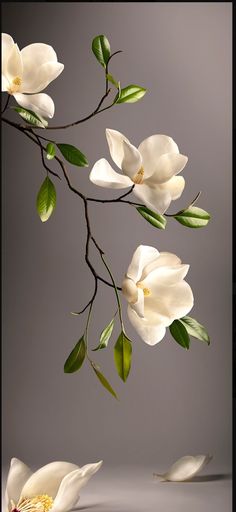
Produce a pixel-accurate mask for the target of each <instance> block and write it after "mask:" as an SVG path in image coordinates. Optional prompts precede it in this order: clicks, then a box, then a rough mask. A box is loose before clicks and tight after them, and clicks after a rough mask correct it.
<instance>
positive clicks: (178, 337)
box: [169, 320, 190, 350]
mask: <svg viewBox="0 0 236 512" xmlns="http://www.w3.org/2000/svg"><path fill="white" fill-rule="evenodd" d="M169 329H170V333H171V335H172V336H173V338H174V339H175V341H177V343H179V345H181V347H183V348H186V349H187V350H188V349H189V344H190V339H189V335H188V333H187V330H186V329H185V326H184V325H183V324H182V322H180V321H179V320H174V322H172V324H171V325H170V326H169Z"/></svg>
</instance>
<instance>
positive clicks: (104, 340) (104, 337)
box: [93, 318, 115, 352]
mask: <svg viewBox="0 0 236 512" xmlns="http://www.w3.org/2000/svg"><path fill="white" fill-rule="evenodd" d="M114 322H115V319H114V318H112V320H111V322H110V323H109V324H108V325H107V326H106V327H105V329H103V331H102V333H101V336H100V343H99V345H98V346H97V347H96V348H94V349H93V352H95V351H96V350H101V349H102V348H106V347H107V345H108V341H109V339H110V337H111V334H112V331H113V327H114Z"/></svg>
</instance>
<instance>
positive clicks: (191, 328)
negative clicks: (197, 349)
mask: <svg viewBox="0 0 236 512" xmlns="http://www.w3.org/2000/svg"><path fill="white" fill-rule="evenodd" d="M180 322H182V323H183V324H184V326H185V329H186V331H188V333H189V335H190V336H193V337H194V338H197V339H198V340H201V341H205V342H206V343H207V344H208V345H210V338H209V335H208V332H207V330H206V329H205V327H204V326H203V325H201V324H200V323H199V322H198V321H197V320H195V318H191V316H183V317H182V318H180Z"/></svg>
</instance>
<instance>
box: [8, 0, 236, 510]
mask: <svg viewBox="0 0 236 512" xmlns="http://www.w3.org/2000/svg"><path fill="white" fill-rule="evenodd" d="M231 11H232V8H231V4H230V3H225V2H222V3H216V2H212V3H198V2H197V3H181V2H179V3H178V2H177V3H142V2H141V3H114V4H112V3H69V2H68V3H65V2H64V3H50V2H47V3H46V2H45V3H43V2H42V3H33V2H32V3H9V4H7V3H4V4H3V10H2V15H3V21H2V31H3V32H7V33H9V34H11V35H12V36H13V37H14V40H15V41H16V42H17V43H18V45H19V47H20V48H22V47H24V46H25V45H27V44H29V43H33V42H45V43H48V44H51V45H52V46H53V47H54V48H55V50H56V52H57V55H58V60H59V61H60V62H63V63H64V64H65V70H64V72H63V73H62V74H61V76H60V77H59V78H58V79H57V80H56V81H54V82H53V83H52V84H51V85H50V86H49V87H48V88H47V90H46V91H45V92H48V93H49V94H51V95H52V97H53V99H54V101H55V105H56V113H55V117H54V119H53V120H52V121H51V124H55V125H56V124H65V123H67V122H71V121H72V120H76V119H78V118H80V117H83V116H85V115H86V114H88V113H89V112H90V111H91V110H92V109H93V108H94V107H95V106H96V104H97V102H98V100H99V98H100V97H101V96H102V95H103V91H104V82H103V70H102V68H101V67H100V66H99V64H98V63H97V61H96V60H95V58H94V56H93V54H92V52H91V50H90V46H91V41H92V39H93V37H94V36H95V35H97V34H101V33H104V34H106V35H107V37H108V39H109V40H110V43H111V47H112V51H116V50H118V49H122V50H123V54H121V55H119V56H116V57H115V58H114V60H113V61H112V63H111V67H110V70H111V72H112V73H113V75H114V76H115V77H116V78H117V79H120V80H121V83H122V85H123V86H125V85H127V84H129V83H137V84H140V85H142V86H144V87H147V89H148V93H147V94H146V96H145V97H144V98H143V99H142V100H141V101H140V102H138V103H136V104H132V105H120V106H116V107H114V108H113V109H111V110H108V111H107V112H104V113H103V114H100V115H99V116H97V117H96V118H94V119H92V120H90V121H88V122H87V123H85V124H83V125H80V126H79V127H76V128H71V129H69V130H64V131H57V132H50V135H51V136H52V135H54V134H55V139H56V140H57V141H58V142H68V143H71V144H74V145H76V146H77V147H79V148H80V149H81V150H82V151H83V152H84V153H85V154H86V155H87V156H88V159H89V162H90V164H91V165H90V167H89V169H80V168H76V167H72V166H70V165H69V164H68V169H69V173H70V177H71V181H72V182H73V184H74V186H76V187H78V188H80V189H81V190H82V191H83V192H85V193H87V194H89V195H90V196H91V195H93V196H94V197H100V198H110V197H112V196H113V197H117V196H118V195H119V192H118V193H116V192H114V193H113V192H112V191H109V190H108V189H100V188H97V187H95V186H94V185H92V184H91V183H90V182H89V180H88V172H89V170H90V168H91V166H92V165H93V163H94V162H95V161H96V160H98V159H99V158H101V157H106V158H108V160H110V157H109V154H108V148H107V143H106V139H105V128H106V127H108V128H113V129H117V130H120V131H121V132H123V133H124V134H125V135H126V136H127V137H128V138H129V139H130V140H131V141H132V142H133V144H135V145H138V144H139V143H140V142H141V141H142V140H143V139H144V138H146V137H148V136H149V135H151V134H154V133H164V134H167V135H170V136H171V137H173V138H174V140H175V141H176V142H177V144H178V146H179V148H180V151H181V152H182V153H183V154H186V155H188V157H189V161H188V164H187V166H186V168H185V169H184V171H183V176H184V177H185V179H186V188H185V190H184V193H183V194H182V197H181V198H180V199H179V200H178V201H176V202H173V203H172V204H171V207H170V209H169V212H175V211H177V210H178V209H180V208H182V207H184V206H187V205H188V204H189V203H190V201H191V200H192V199H193V198H194V197H195V195H196V194H197V192H198V191H199V190H202V196H201V198H200V199H199V201H198V205H199V206H200V207H202V208H205V209H206V210H208V211H210V213H211V215H212V220H211V222H210V223H209V225H208V226H207V227H206V228H205V229H201V230H190V229H187V228H184V227H183V226H181V225H180V224H178V223H177V222H176V221H174V220H171V219H170V220H169V221H168V225H167V229H166V231H159V230H155V229H154V228H152V227H151V226H150V225H149V224H148V223H145V221H144V220H143V219H142V218H141V217H140V216H138V214H137V213H136V211H135V209H133V208H132V207H130V206H126V205H123V206H122V205H119V204H117V205H101V204H100V205H99V204H98V205H96V204H92V205H91V206H90V216H91V226H92V230H93V233H94V234H95V236H96V238H97V240H98V242H99V243H100V245H101V246H102V247H103V249H104V250H105V252H106V256H107V259H108V260H109V261H110V263H111V265H112V268H113V272H114V274H115V277H116V280H117V282H118V283H120V282H121V280H122V277H123V274H124V273H125V271H126V269H127V265H128V264H129V262H130V259H131V257H132V254H133V252H134V250H135V249H136V247H137V246H138V245H139V244H140V243H143V244H149V245H152V246H155V247H157V248H158V249H159V250H160V251H170V252H174V253H176V254H177V255H178V256H180V257H181V258H182V260H183V262H184V263H189V264H190V271H189V274H188V276H187V281H188V282H189V284H190V285H191V286H192V289H193V293H194V297H195V305H194V308H193V310H192V311H191V313H190V314H191V315H192V316H194V317H195V318H197V319H198V320H199V321H200V322H201V323H203V324H204V325H205V326H206V327H207V328H208V331H209V333H210V336H211V345H210V347H207V345H205V344H203V343H201V342H198V341H194V340H193V341H192V344H191V349H190V350H189V351H184V350H183V349H182V348H181V347H179V346H178V345H177V344H176V343H175V342H174V341H173V340H172V339H171V338H170V336H169V335H168V334H167V335H166V337H165V339H164V340H163V341H162V342H161V343H160V344H157V345H156V346H155V347H149V346H148V345H146V344H145V343H143V342H142V341H141V340H140V339H139V338H138V336H137V335H136V333H135V331H134V330H133V329H132V326H131V325H130V324H129V323H128V321H126V325H127V331H128V334H129V335H130V337H131V338H132V339H133V340H134V346H133V366H132V371H131V373H130V376H129V379H128V381H127V383H126V384H123V383H122V382H121V381H120V380H119V378H118V376H117V375H116V372H115V368H114V364H113V354H112V343H111V346H110V349H108V350H107V351H105V352H102V353H101V354H98V353H96V358H95V357H94V359H95V360H96V361H97V362H98V363H100V364H101V368H102V370H103V371H104V373H105V375H106V376H107V378H109V380H110V381H111V383H112V385H113V386H114V388H115V389H116V391H117V392H118V394H119V397H120V401H119V402H117V401H116V400H114V399H113V398H112V397H111V396H110V395H109V394H108V393H107V392H106V391H105V390H103V388H102V387H101V386H100V384H99V382H98V381H97V380H96V378H95V376H94V375H93V374H92V373H91V369H90V368H89V366H88V365H87V364H85V365H84V367H83V368H82V369H81V371H80V372H79V373H78V374H73V375H65V374H64V373H63V364H64V361H65V359H66V357H67V356H68V354H69V352H70V350H71V349H72V347H73V346H74V344H75V342H76V341H77V340H78V339H79V337H80V336H81V334H82V332H83V329H84V323H85V318H86V317H85V316H84V317H73V316H72V315H70V311H73V310H78V309H80V308H82V307H83V305H85V304H86V302H87V301H88V300H89V298H90V296H91V293H92V289H93V279H92V277H91V274H90V272H89V270H88V268H87V267H86V265H85V263H84V246H85V235H86V233H85V223H84V218H83V208H82V204H81V202H80V200H79V199H78V198H77V197H76V196H75V195H73V193H72V192H70V191H69V190H68V189H67V187H66V184H65V183H64V181H63V180H62V181H61V182H59V181H58V180H56V179H55V180H54V183H55V185H56V187H57V195H58V202H57V208H56V211H55V213H54V215H53V216H52V218H51V219H50V220H49V221H48V222H47V223H44V224H42V223H41V221H40V220H39V218H38V216H37V213H36V208H35V199H36V195H37V192H38V189H39V187H40V185H41V182H42V180H43V179H44V169H43V168H42V165H41V160H40V154H39V152H38V150H37V148H36V147H35V146H34V145H33V144H32V143H31V142H30V141H28V140H27V139H26V138H25V137H24V136H23V135H22V134H20V133H17V132H16V131H14V129H13V128H11V127H6V126H4V129H3V140H2V145H3V161H2V162H3V165H2V170H3V176H2V185H3V188H2V190H3V192H2V194H3V196H2V197H3V208H2V213H3V222H2V226H3V236H2V243H3V267H2V274H3V331H2V332H3V448H4V453H3V463H4V464H6V465H8V463H9V459H10V458H11V457H12V456H16V457H18V458H22V459H23V460H24V461H25V462H26V463H28V464H29V465H33V466H34V465H35V466H38V465H41V464H45V463H47V462H49V461H51V460H56V459H57V460H60V459H61V460H71V461H74V462H77V463H78V464H81V465H82V464H84V463H87V462H91V461H96V460H99V459H101V458H102V459H103V460H104V462H105V466H104V470H103V471H104V472H103V473H102V472H101V473H100V475H101V476H99V475H98V476H96V479H97V480H96V481H97V482H98V481H99V478H100V479H101V478H102V475H105V474H106V471H107V470H106V468H107V467H109V465H115V466H119V465H126V466H127V465H133V466H134V467H135V468H136V470H137V468H141V467H142V466H148V467H149V472H148V473H147V474H148V475H149V473H150V474H151V472H152V471H157V470H160V471H164V470H165V469H167V467H168V466H169V465H170V464H171V463H172V462H173V461H174V460H175V458H178V457H181V456H182V455H185V454H197V453H207V452H210V453H212V454H213V456H214V459H213V462H212V468H211V469H214V468H216V470H217V471H220V472H221V473H222V472H225V471H226V472H227V471H230V467H231V358H232V352H231V280H232V275H231V108H232V105H231V92H232V91H231ZM4 99H5V98H4ZM9 115H10V117H11V118H12V119H16V116H15V115H14V114H13V113H10V114H9ZM52 165H53V168H54V170H56V165H55V163H53V164H52ZM93 261H94V264H95V265H96V266H97V268H98V269H99V270H100V272H101V273H103V272H104V271H103V269H102V267H101V264H100V262H99V258H98V257H97V255H96V254H95V253H94V255H93ZM103 275H104V274H103ZM123 305H124V308H123V309H124V312H125V310H126V303H125V301H124V303H123ZM115 307H116V303H115V297H114V294H113V293H112V290H111V289H108V288H107V287H105V286H104V285H103V284H101V286H100V289H99V295H98V297H97V300H96V305H95V308H94V315H93V318H92V323H91V330H90V345H91V347H95V346H96V345H97V343H98V335H99V333H100V331H101V330H102V328H103V327H104V326H105V325H106V324H107V323H108V321H109V320H110V319H111V317H112V315H113V313H114V310H115ZM125 318H126V316H125ZM118 333H119V329H118V326H117V328H116V330H115V332H114V336H113V340H115V338H116V335H118ZM213 464H215V466H213ZM209 472H211V470H210V467H209ZM213 473H214V471H213ZM131 474H132V475H133V473H132V472H131ZM131 474H130V475H131ZM147 474H146V476H145V478H146V479H147ZM116 476H117V475H115V477H114V478H116ZM139 476H140V475H139ZM127 478H128V477H127ZM145 478H144V479H143V477H142V476H140V482H141V481H142V482H144V481H145ZM123 480H124V479H123ZM126 481H127V480H126ZM94 482H95V480H94ZM114 482H115V480H114ZM218 483H219V482H218ZM223 483H224V482H223ZM223 483H221V484H222V485H223ZM114 485H115V483H114ZM122 485H123V484H122ZM122 485H121V487H122ZM167 485H168V484H167ZM191 485H192V484H191ZM191 485H190V484H189V487H188V492H190V498H189V500H190V501H188V500H187V499H186V500H187V501H185V498H186V495H185V498H184V497H183V496H184V495H183V494H181V492H180V491H179V489H180V487H178V486H177V491H176V492H177V493H178V492H180V497H181V496H182V498H181V499H180V502H179V501H178V498H177V497H176V496H177V495H176V496H175V498H174V501H171V500H172V497H171V496H172V495H171V494H169V495H168V496H169V498H168V499H169V500H170V501H169V502H164V501H163V504H164V505H163V507H164V508H163V510H166V506H168V507H169V508H168V510H169V511H171V510H172V509H173V511H176V510H177V509H178V504H179V503H180V507H182V508H181V510H183V506H184V504H185V503H186V510H188V509H189V505H190V503H191V506H192V507H193V503H194V498H193V495H191ZM91 488H92V484H91ZM94 489H95V488H94ZM131 489H132V486H131ZM153 489H154V487H153V486H152V492H155V493H156V489H157V487H155V491H153ZM162 489H163V488H162ZM165 489H166V488H165ZM172 489H173V488H172ZM195 489H196V488H195ZM198 489H199V484H198ZM217 489H218V492H219V493H220V494H219V496H220V497H221V500H222V502H221V501H220V499H219V500H218V506H219V507H220V508H219V510H221V511H222V510H223V509H224V510H229V506H230V499H229V491H227V492H226V494H225V495H224V494H221V492H220V491H219V489H220V487H219V485H218V487H217ZM134 492H135V493H136V496H138V492H141V491H140V486H138V487H137V488H136V491H134ZM163 492H164V491H163ZM194 492H195V493H196V491H195V490H194ZM204 492H205V491H204ZM199 493H200V494H199ZM209 493H210V496H212V493H216V491H215V489H214V490H212V488H211V489H210V488H209ZM197 494H198V496H200V498H199V500H200V501H197V502H196V503H197V504H196V510H200V509H201V510H203V511H204V510H207V511H208V510H209V511H210V510H213V509H214V510H216V508H215V503H213V502H212V500H210V501H209V500H208V499H207V498H206V497H204V496H205V495H204V494H201V491H200V490H199V491H197ZM157 495H158V494H157ZM157 495H156V496H157ZM214 495H215V496H216V494H214ZM143 496H144V495H143ZM145 496H146V495H145ZM147 496H148V492H147ZM222 496H225V498H223V497H222ZM113 497H114V496H113ZM94 499H95V498H94ZM96 499H97V498H96ZM96 499H95V501H96ZM99 499H100V498H99V497H98V501H99ZM117 499H118V498H117ZM122 499H124V496H123V498H122ZM142 499H144V498H142ZM142 499H141V498H139V499H138V498H137V501H136V502H135V500H134V501H133V505H134V503H135V510H138V509H137V504H138V503H141V502H142ZM217 499H218V498H217ZM127 500H128V498H127ZM90 501H91V500H90ZM118 501H119V500H118ZM122 503H123V502H122ZM124 503H125V501H124ZM127 503H128V501H127ZM127 503H126V505H125V504H124V508H121V510H125V509H129V510H130V509H131V505H130V506H129V507H128V505H127ZM143 503H146V508H144V505H142V510H145V511H146V510H149V509H148V506H147V501H146V498H145V499H144V501H143ZM153 503H156V502H153ZM120 506H121V505H120ZM122 507H123V505H122ZM125 507H126V508H125ZM207 507H208V508H207ZM211 507H212V508H211ZM99 510H100V509H99ZM101 510H104V508H101ZM112 510H118V508H117V509H116V508H112ZM119 510H120V509H119ZM140 510H141V509H140ZM150 510H152V511H153V510H154V505H152V506H151V508H150ZM178 510H179V509H178Z"/></svg>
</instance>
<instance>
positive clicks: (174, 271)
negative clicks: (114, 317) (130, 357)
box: [122, 245, 193, 345]
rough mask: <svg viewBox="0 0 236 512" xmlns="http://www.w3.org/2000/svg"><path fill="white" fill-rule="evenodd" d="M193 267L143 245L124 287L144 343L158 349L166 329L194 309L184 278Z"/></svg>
mask: <svg viewBox="0 0 236 512" xmlns="http://www.w3.org/2000/svg"><path fill="white" fill-rule="evenodd" d="M188 270H189V265H183V264H181V260H180V258H178V257H177V256H175V254H172V253H169V252H159V251H158V250H157V249H155V248H154V247H150V246H148V245H140V246H139V247H138V248H137V249H136V251H135V252H134V254H133V257H132V260H131V263H130V265H129V268H128V270H127V273H126V276H125V279H124V281H123V283H122V292H123V294H124V296H125V297H126V299H127V301H128V303H129V305H128V317H129V320H130V322H131V323H132V324H133V326H134V328H135V329H136V331H137V332H138V334H139V335H140V336H141V338H142V339H143V341H145V342H146V343H148V344H149V345H155V344H156V343H158V342H159V341H161V340H162V338H163V337H164V336H165V332H166V327H167V326H169V325H170V324H171V323H172V322H173V321H174V320H176V319H177V318H181V317H182V316H184V315H187V313H188V312H189V311H190V310H191V309H192V307H193V294H192V290H191V288H190V286H189V284H188V283H186V281H184V277H185V276H186V274H187V272H188Z"/></svg>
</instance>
